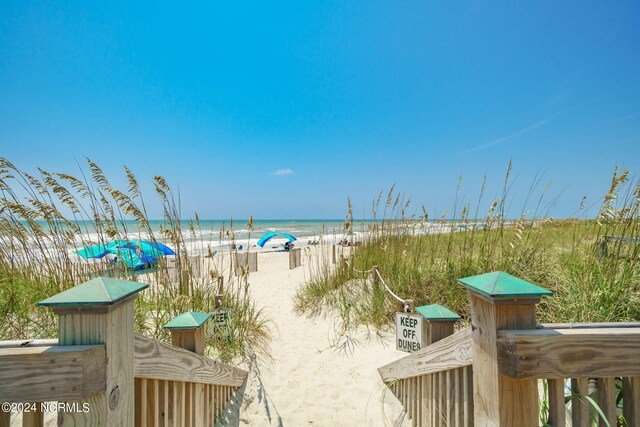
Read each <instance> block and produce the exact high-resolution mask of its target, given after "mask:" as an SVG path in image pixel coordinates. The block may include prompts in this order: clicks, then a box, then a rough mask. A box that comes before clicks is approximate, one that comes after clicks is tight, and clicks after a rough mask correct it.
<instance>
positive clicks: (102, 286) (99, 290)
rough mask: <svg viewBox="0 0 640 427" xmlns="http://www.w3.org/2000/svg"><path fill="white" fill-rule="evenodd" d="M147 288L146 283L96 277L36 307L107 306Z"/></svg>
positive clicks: (43, 301)
mask: <svg viewBox="0 0 640 427" xmlns="http://www.w3.org/2000/svg"><path fill="white" fill-rule="evenodd" d="M148 287H149V285H148V284H146V283H139V282H130V281H128V280H118V279H112V278H109V277H96V278H94V279H91V280H89V281H88V282H84V283H82V284H80V285H78V286H74V287H73V288H71V289H67V290H66V291H64V292H61V293H59V294H57V295H54V296H52V297H49V298H47V299H45V300H42V301H40V302H39V303H38V304H37V305H38V306H44V307H79V306H83V307H91V306H109V305H113V304H115V303H117V302H119V301H122V300H123V299H125V298H127V297H128V296H130V295H134V294H136V293H138V292H140V291H141V290H143V289H146V288H148Z"/></svg>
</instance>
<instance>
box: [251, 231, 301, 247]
mask: <svg viewBox="0 0 640 427" xmlns="http://www.w3.org/2000/svg"><path fill="white" fill-rule="evenodd" d="M277 236H282V237H286V238H287V240H289V242H295V241H296V240H298V239H296V238H295V237H293V236H292V235H291V234H287V233H276V232H274V231H270V232H268V233H265V235H264V236H262V237H261V238H260V240H258V246H260V247H261V248H264V245H265V244H266V243H267V242H268V241H269V240H271V239H273V238H274V237H277Z"/></svg>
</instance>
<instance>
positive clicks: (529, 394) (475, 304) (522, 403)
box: [471, 293, 539, 427]
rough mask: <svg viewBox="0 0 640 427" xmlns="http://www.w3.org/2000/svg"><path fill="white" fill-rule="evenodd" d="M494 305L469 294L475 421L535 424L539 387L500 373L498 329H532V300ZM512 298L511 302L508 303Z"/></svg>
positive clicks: (533, 325) (476, 423)
mask: <svg viewBox="0 0 640 427" xmlns="http://www.w3.org/2000/svg"><path fill="white" fill-rule="evenodd" d="M495 301H499V304H494V301H491V302H488V301H487V300H486V299H485V298H482V297H480V296H479V295H476V294H474V293H471V319H472V325H473V332H472V339H473V354H474V360H473V377H474V381H473V387H474V390H473V394H474V400H475V402H474V423H475V425H477V426H494V425H499V426H503V425H504V426H506V425H517V426H521V427H534V426H537V423H538V409H539V408H538V389H537V383H536V382H535V381H521V380H518V381H515V380H513V379H511V378H508V377H505V376H503V375H498V374H499V369H498V362H497V359H498V354H499V351H498V346H497V345H496V343H497V331H498V330H499V329H504V328H519V329H527V328H534V327H535V325H536V322H535V305H534V304H533V303H531V302H532V301H533V300H532V301H528V300H526V299H525V301H524V302H523V301H519V300H518V301H513V300H512V299H505V300H504V301H501V300H499V299H496V300H495ZM510 301H513V302H514V303H513V304H509V302H510Z"/></svg>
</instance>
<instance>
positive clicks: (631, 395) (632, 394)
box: [622, 377, 640, 426]
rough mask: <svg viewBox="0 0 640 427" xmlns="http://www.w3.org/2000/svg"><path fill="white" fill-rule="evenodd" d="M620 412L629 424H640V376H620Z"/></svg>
mask: <svg viewBox="0 0 640 427" xmlns="http://www.w3.org/2000/svg"><path fill="white" fill-rule="evenodd" d="M622 401H623V406H622V414H623V415H624V419H625V420H627V424H628V425H630V426H640V377H623V378H622Z"/></svg>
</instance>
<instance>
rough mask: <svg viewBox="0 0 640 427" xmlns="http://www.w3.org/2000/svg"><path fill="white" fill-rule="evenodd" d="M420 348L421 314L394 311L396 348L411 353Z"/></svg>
mask: <svg viewBox="0 0 640 427" xmlns="http://www.w3.org/2000/svg"><path fill="white" fill-rule="evenodd" d="M421 348H422V316H420V315H419V314H418V315H415V314H410V313H400V312H398V313H396V350H401V351H406V352H408V353H413V352H414V351H418V350H420V349H421Z"/></svg>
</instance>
